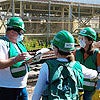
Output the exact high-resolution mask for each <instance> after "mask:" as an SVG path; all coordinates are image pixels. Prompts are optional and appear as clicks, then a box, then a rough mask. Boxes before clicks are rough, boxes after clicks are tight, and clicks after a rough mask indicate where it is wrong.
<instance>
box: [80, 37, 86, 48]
mask: <svg viewBox="0 0 100 100" xmlns="http://www.w3.org/2000/svg"><path fill="white" fill-rule="evenodd" d="M79 44H80V47H82V48H84V47H85V46H86V43H85V41H84V40H81V39H80V40H79Z"/></svg>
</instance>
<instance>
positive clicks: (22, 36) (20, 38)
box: [17, 34, 24, 42]
mask: <svg viewBox="0 0 100 100" xmlns="http://www.w3.org/2000/svg"><path fill="white" fill-rule="evenodd" d="M23 39H24V35H23V34H21V35H18V37H17V42H20V41H23Z"/></svg>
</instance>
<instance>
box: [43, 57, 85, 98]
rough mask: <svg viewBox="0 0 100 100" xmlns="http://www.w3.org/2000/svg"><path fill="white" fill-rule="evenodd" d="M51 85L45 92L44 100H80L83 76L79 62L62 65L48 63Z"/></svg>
mask: <svg viewBox="0 0 100 100" xmlns="http://www.w3.org/2000/svg"><path fill="white" fill-rule="evenodd" d="M46 63H47V64H48V69H49V83H48V86H47V88H46V90H44V92H43V100H79V95H78V92H79V90H78V89H79V88H82V87H83V74H82V68H81V65H80V63H79V62H71V63H66V62H65V63H64V62H63V63H62V62H60V61H57V60H56V59H55V60H54V59H53V60H48V61H46Z"/></svg>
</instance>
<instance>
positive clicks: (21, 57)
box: [15, 52, 28, 62]
mask: <svg viewBox="0 0 100 100" xmlns="http://www.w3.org/2000/svg"><path fill="white" fill-rule="evenodd" d="M27 57H28V56H27V52H24V53H21V54H19V55H18V56H16V57H15V61H16V62H19V61H22V60H26V58H27Z"/></svg>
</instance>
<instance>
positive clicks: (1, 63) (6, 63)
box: [0, 41, 27, 69]
mask: <svg viewBox="0 0 100 100" xmlns="http://www.w3.org/2000/svg"><path fill="white" fill-rule="evenodd" d="M0 42H1V41H0ZM9 49H10V48H7V46H6V45H5V44H4V43H3V42H1V43H0V69H4V68H7V67H10V66H12V65H13V64H15V63H17V62H19V61H22V60H25V59H26V58H27V55H26V53H22V54H19V55H18V56H16V57H12V58H9V57H8V51H9Z"/></svg>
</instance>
